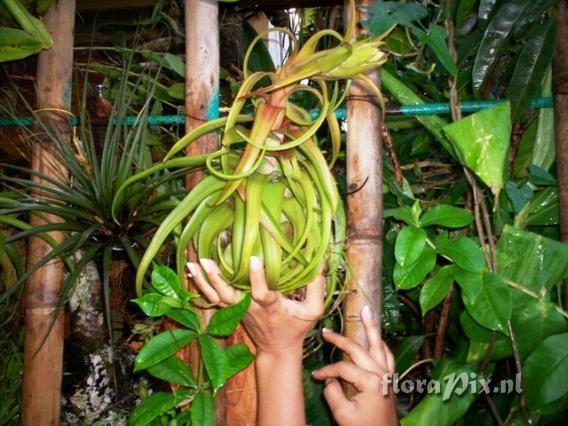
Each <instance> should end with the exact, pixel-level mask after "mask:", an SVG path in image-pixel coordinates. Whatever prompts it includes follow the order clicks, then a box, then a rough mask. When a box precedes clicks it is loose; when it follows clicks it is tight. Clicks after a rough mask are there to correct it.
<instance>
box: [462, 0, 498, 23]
mask: <svg viewBox="0 0 568 426" xmlns="http://www.w3.org/2000/svg"><path fill="white" fill-rule="evenodd" d="M460 3H461V2H460ZM496 3H497V0H480V2H479V10H478V15H479V19H489V15H491V12H492V11H493V8H494V7H495V4H496Z"/></svg>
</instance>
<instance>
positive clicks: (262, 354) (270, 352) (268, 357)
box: [256, 344, 304, 365]
mask: <svg viewBox="0 0 568 426" xmlns="http://www.w3.org/2000/svg"><path fill="white" fill-rule="evenodd" d="M303 353H304V348H303V345H302V344H299V345H294V346H288V347H282V348H270V349H263V348H257V353H256V363H257V364H259V363H261V364H262V363H267V364H271V365H278V364H275V363H290V362H299V363H301V362H302V358H303Z"/></svg>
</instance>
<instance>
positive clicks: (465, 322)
mask: <svg viewBox="0 0 568 426" xmlns="http://www.w3.org/2000/svg"><path fill="white" fill-rule="evenodd" d="M460 324H461V326H462V329H463V331H464V332H465V335H466V336H467V338H468V339H469V340H470V342H469V350H468V353H467V358H466V361H467V362H480V361H482V360H483V359H484V358H485V356H486V354H487V351H488V350H489V341H490V340H491V334H492V331H491V330H489V329H487V328H485V327H482V326H481V325H479V324H478V323H477V322H475V320H474V319H473V318H472V317H471V315H470V314H469V313H468V312H467V311H464V312H462V314H461V315H460ZM512 353H513V351H512V350H511V344H510V341H509V337H508V336H504V335H503V334H501V333H495V337H494V342H493V349H492V350H491V360H493V361H498V360H500V359H503V358H507V357H508V356H511V354H512Z"/></svg>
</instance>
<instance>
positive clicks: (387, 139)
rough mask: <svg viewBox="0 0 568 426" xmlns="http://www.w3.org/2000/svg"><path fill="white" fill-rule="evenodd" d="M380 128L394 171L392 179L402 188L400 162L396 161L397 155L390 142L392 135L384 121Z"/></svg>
mask: <svg viewBox="0 0 568 426" xmlns="http://www.w3.org/2000/svg"><path fill="white" fill-rule="evenodd" d="M381 130H382V132H383V142H384V144H385V148H386V149H387V152H388V153H389V157H390V160H391V163H392V168H393V171H394V180H395V181H396V183H397V184H398V186H400V187H401V188H402V180H403V176H402V169H401V167H400V163H399V162H398V157H397V155H396V152H395V150H394V145H393V143H392V136H391V134H390V132H389V129H388V128H387V126H386V125H385V124H384V123H383V124H382V126H381Z"/></svg>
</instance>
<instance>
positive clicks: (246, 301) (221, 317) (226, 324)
mask: <svg viewBox="0 0 568 426" xmlns="http://www.w3.org/2000/svg"><path fill="white" fill-rule="evenodd" d="M250 300H251V299H250V295H249V294H248V293H247V294H245V296H244V297H243V298H242V299H241V300H240V301H239V303H235V304H234V305H229V306H227V307H225V308H223V309H220V310H218V311H217V312H215V314H213V316H212V317H211V320H210V321H209V325H208V327H207V332H208V333H209V334H212V335H213V336H221V337H225V336H229V335H231V334H232V333H233V331H235V328H236V327H237V325H238V324H239V322H241V319H242V318H243V316H244V315H245V313H246V312H247V309H248V308H249V306H250Z"/></svg>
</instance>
